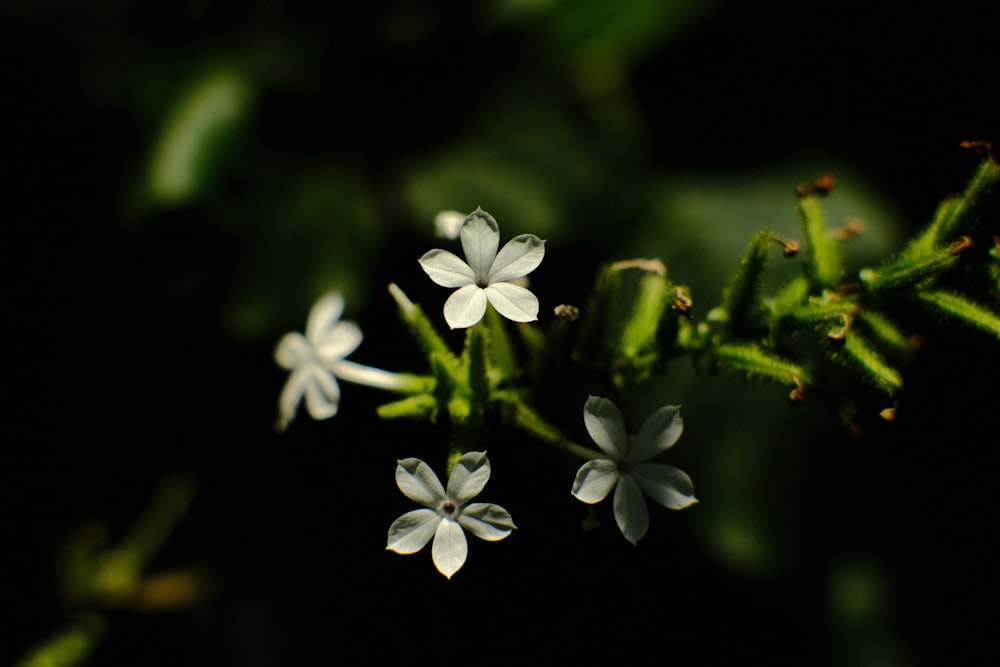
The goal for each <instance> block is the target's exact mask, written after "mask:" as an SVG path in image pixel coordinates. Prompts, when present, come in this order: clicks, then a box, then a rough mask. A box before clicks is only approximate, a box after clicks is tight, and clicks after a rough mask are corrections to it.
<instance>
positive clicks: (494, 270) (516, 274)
mask: <svg viewBox="0 0 1000 667" xmlns="http://www.w3.org/2000/svg"><path fill="white" fill-rule="evenodd" d="M544 257H545V241H543V240H542V239H540V238H538V237H537V236H535V235H534V234H521V235H520V236H515V237H514V238H512V239H511V240H510V241H507V243H506V245H504V247H503V248H501V249H500V252H499V253H498V254H497V257H496V259H494V260H493V266H491V267H490V273H489V275H488V276H487V282H490V283H500V282H507V281H508V280H513V279H514V278H520V277H521V276H526V275H528V274H529V273H531V272H532V271H534V270H535V269H537V268H538V265H539V264H541V263H542V259H543V258H544Z"/></svg>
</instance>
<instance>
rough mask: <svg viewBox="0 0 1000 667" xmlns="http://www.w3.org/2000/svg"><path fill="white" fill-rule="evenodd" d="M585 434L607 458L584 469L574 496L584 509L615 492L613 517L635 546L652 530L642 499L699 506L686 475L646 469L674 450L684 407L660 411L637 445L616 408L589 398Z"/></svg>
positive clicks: (637, 438)
mask: <svg viewBox="0 0 1000 667" xmlns="http://www.w3.org/2000/svg"><path fill="white" fill-rule="evenodd" d="M583 421H584V425H585V426H586V427H587V432H588V433H590V437H591V438H593V440H594V442H596V443H597V446H598V447H600V448H601V451H603V452H604V453H605V454H607V456H608V458H598V459H592V460H590V461H587V462H586V463H584V464H583V465H582V466H581V467H580V470H579V471H577V473H576V479H575V480H574V481H573V495H574V496H576V497H577V498H579V499H580V500H582V501H583V502H585V503H590V504H593V503H598V502H600V501H602V500H604V498H606V497H607V495H608V493H610V492H611V489H614V490H615V497H614V513H615V521H616V522H617V523H618V528H619V529H620V530H621V531H622V535H624V536H625V539H627V540H628V541H629V542H631V543H632V544H636V543H637V542H638V541H639V540H640V539H642V537H643V536H644V535H645V534H646V531H647V530H648V528H649V511H648V509H647V508H646V500H645V499H644V498H643V493H645V494H646V495H647V496H649V497H650V498H652V499H653V500H655V501H656V502H658V503H660V504H661V505H663V506H664V507H668V508H670V509H675V510H679V509H684V508H685V507H688V506H689V505H692V504H694V503H696V502H698V501H697V499H696V498H695V497H694V485H693V484H692V483H691V478H690V477H688V475H687V473H685V472H684V471H683V470H680V469H678V468H675V467H674V466H669V465H665V464H662V463H648V461H650V460H651V459H653V458H655V457H656V456H657V455H659V454H662V453H663V452H665V451H666V450H668V449H670V447H672V446H673V444H674V443H675V442H677V439H678V438H680V437H681V431H683V430H684V422H683V421H682V420H681V416H680V406H677V405H667V406H665V407H662V408H660V409H659V410H657V411H656V412H654V413H653V414H652V415H650V416H649V419H647V420H646V422H645V423H644V424H643V425H642V427H641V428H640V429H639V433H638V434H637V435H636V436H635V438H633V439H629V438H628V437H627V436H626V434H625V423H624V420H623V419H622V415H621V412H620V411H619V410H618V407H617V406H616V405H615V404H614V403H612V402H611V401H609V400H608V399H606V398H599V397H597V396H591V397H590V398H588V399H587V403H586V404H585V405H584V407H583Z"/></svg>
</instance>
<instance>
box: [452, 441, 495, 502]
mask: <svg viewBox="0 0 1000 667" xmlns="http://www.w3.org/2000/svg"><path fill="white" fill-rule="evenodd" d="M489 479H490V460H489V459H488V458H486V452H466V453H465V454H462V456H461V458H459V459H458V461H456V462H455V465H454V467H452V469H451V477H449V478H448V497H449V498H450V499H451V500H453V501H454V502H455V503H457V504H458V505H465V504H466V503H467V502H469V501H470V500H472V499H473V498H475V497H476V496H477V495H479V492H480V491H482V490H483V488H484V487H485V486H486V482H487V481H489Z"/></svg>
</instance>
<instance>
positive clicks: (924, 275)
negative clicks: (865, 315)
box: [858, 242, 962, 292]
mask: <svg viewBox="0 0 1000 667" xmlns="http://www.w3.org/2000/svg"><path fill="white" fill-rule="evenodd" d="M961 247H962V245H961V244H959V243H958V242H956V243H955V244H952V245H950V246H946V247H942V248H936V249H934V250H932V251H931V252H929V253H927V254H924V255H915V254H914V253H912V252H909V253H907V252H904V253H902V254H900V255H899V256H897V257H896V258H894V259H890V260H889V261H887V262H885V263H883V264H882V265H881V266H880V267H878V268H877V269H872V268H867V269H862V270H861V271H859V272H858V277H859V278H860V279H861V282H862V283H863V284H864V286H865V287H866V288H867V289H868V290H870V291H872V292H880V291H884V290H889V289H899V288H901V287H909V286H911V285H914V284H916V283H919V282H922V281H924V280H927V279H928V278H933V277H935V276H937V275H940V274H941V273H943V272H944V271H947V270H948V269H950V268H951V267H952V266H954V265H955V263H956V262H958V257H959V251H960V250H961Z"/></svg>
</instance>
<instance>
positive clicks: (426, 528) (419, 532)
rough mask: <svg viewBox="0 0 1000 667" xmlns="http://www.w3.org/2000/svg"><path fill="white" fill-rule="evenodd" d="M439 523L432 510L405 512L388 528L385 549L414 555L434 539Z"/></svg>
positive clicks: (438, 515)
mask: <svg viewBox="0 0 1000 667" xmlns="http://www.w3.org/2000/svg"><path fill="white" fill-rule="evenodd" d="M440 521H442V519H441V515H440V514H438V513H437V512H435V511H434V510H429V509H419V510H413V511H412V512H407V513H406V514H404V515H403V516H401V517H399V518H398V519H396V520H395V521H393V522H392V525H391V526H389V539H388V541H387V543H386V546H385V548H386V549H388V550H389V551H395V552H396V553H398V554H412V553H416V552H418V551H420V550H421V549H423V548H424V545H426V544H427V543H428V542H430V540H431V538H432V537H434V533H435V532H436V531H437V527H438V523H439V522H440Z"/></svg>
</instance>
